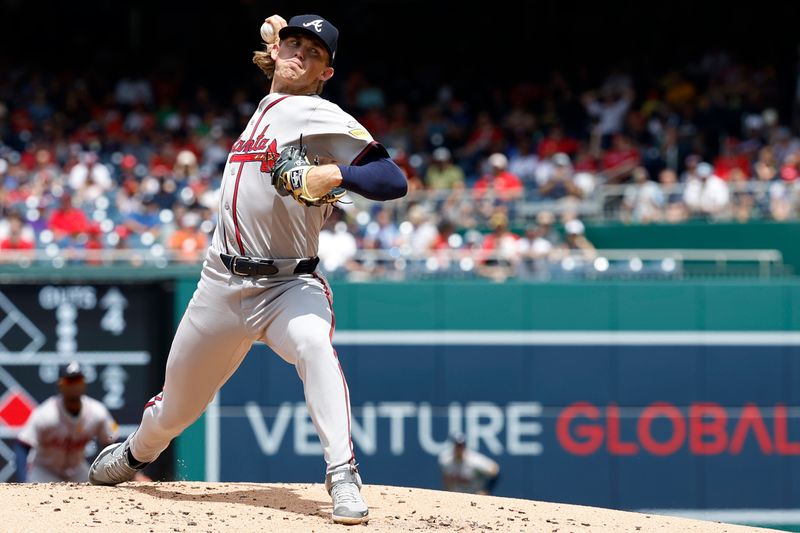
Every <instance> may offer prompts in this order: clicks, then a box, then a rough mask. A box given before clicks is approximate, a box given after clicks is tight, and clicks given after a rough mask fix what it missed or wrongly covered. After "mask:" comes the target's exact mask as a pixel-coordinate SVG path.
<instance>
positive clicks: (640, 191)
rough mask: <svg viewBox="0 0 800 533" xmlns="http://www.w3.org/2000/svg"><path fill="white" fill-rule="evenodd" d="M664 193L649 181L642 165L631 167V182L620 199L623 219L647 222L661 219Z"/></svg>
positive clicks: (648, 176) (648, 175)
mask: <svg viewBox="0 0 800 533" xmlns="http://www.w3.org/2000/svg"><path fill="white" fill-rule="evenodd" d="M663 207H664V194H663V192H662V190H661V188H660V187H659V186H658V185H657V184H656V183H654V182H652V181H650V174H649V173H648V172H647V169H646V168H644V167H636V168H635V169H633V183H632V184H631V185H628V186H627V187H625V193H624V196H623V200H622V208H623V220H624V221H626V222H639V223H643V224H648V223H650V222H657V221H659V220H661V212H662V208H663Z"/></svg>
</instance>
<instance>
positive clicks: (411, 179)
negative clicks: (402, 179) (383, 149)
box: [392, 150, 425, 193]
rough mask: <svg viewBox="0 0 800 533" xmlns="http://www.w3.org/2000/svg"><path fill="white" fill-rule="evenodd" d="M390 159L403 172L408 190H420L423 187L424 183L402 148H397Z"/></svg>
mask: <svg viewBox="0 0 800 533" xmlns="http://www.w3.org/2000/svg"><path fill="white" fill-rule="evenodd" d="M392 160H393V161H394V162H395V163H396V164H397V166H398V167H400V170H402V171H403V174H405V175H406V181H407V182H408V192H410V193H411V192H415V191H421V190H423V189H424V188H425V183H423V181H422V179H420V177H419V174H418V173H417V169H416V168H415V167H414V166H412V165H411V163H410V161H409V158H408V154H406V152H405V151H404V150H397V151H396V152H395V154H394V156H393V157H392Z"/></svg>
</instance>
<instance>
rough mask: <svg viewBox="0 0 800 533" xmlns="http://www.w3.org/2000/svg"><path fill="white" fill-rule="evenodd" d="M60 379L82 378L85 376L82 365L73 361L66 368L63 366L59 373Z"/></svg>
mask: <svg viewBox="0 0 800 533" xmlns="http://www.w3.org/2000/svg"><path fill="white" fill-rule="evenodd" d="M58 377H60V378H82V377H84V376H83V368H82V367H81V364H80V363H79V362H77V361H72V362H71V363H68V364H66V365H64V366H62V367H61V368H60V369H59V371H58Z"/></svg>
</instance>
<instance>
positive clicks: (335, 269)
mask: <svg viewBox="0 0 800 533" xmlns="http://www.w3.org/2000/svg"><path fill="white" fill-rule="evenodd" d="M202 257H203V254H202V253H197V254H191V255H187V254H182V253H176V252H173V251H170V250H165V249H163V248H161V247H158V246H155V247H151V248H149V249H137V250H83V249H67V250H63V251H61V252H60V253H59V254H57V255H53V254H52V253H51V252H50V251H46V250H30V251H2V252H0V270H2V271H3V272H20V271H26V270H29V269H37V270H42V269H47V270H51V271H54V272H58V271H65V270H70V269H75V268H80V269H83V270H84V271H90V270H91V268H93V267H94V268H98V269H104V267H123V266H124V267H128V268H144V267H147V268H155V269H165V268H168V267H169V268H171V267H175V266H184V267H191V266H194V267H198V266H199V264H200V262H201V260H202ZM321 268H322V269H323V270H324V271H325V272H326V273H327V274H328V275H329V276H330V277H332V278H340V279H350V280H354V281H358V280H372V279H386V280H397V281H401V280H406V279H437V278H449V279H472V278H481V277H485V278H490V279H495V280H498V281H501V280H504V279H508V278H518V279H531V280H542V281H546V280H559V279H565V280H566V279H683V278H687V277H697V276H713V277H729V276H753V277H760V278H769V277H774V276H787V275H791V274H792V272H791V270H790V269H789V268H788V267H787V266H786V265H784V262H783V256H782V254H781V253H780V252H779V251H778V250H689V249H680V250H653V249H635V250H627V249H607V250H590V251H576V250H569V251H567V250H562V249H556V250H555V251H554V252H552V253H551V254H548V255H547V256H546V257H532V256H527V255H525V254H511V255H509V254H506V253H492V252H487V251H484V250H478V249H457V250H440V251H439V250H437V251H430V252H423V253H420V252H413V251H411V250H407V249H400V248H393V249H391V250H359V251H358V252H357V253H356V254H355V255H354V256H352V257H348V258H344V259H342V258H325V257H323V258H322V262H321Z"/></svg>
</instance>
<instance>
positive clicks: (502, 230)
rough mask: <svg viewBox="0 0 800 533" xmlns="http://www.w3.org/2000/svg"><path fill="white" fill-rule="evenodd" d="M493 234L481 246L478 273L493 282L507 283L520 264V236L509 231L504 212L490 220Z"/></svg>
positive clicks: (485, 238) (498, 213)
mask: <svg viewBox="0 0 800 533" xmlns="http://www.w3.org/2000/svg"><path fill="white" fill-rule="evenodd" d="M489 227H490V228H491V230H492V232H491V233H490V234H489V235H486V237H484V239H483V244H482V245H481V254H480V259H479V261H478V273H479V274H480V275H481V276H483V277H486V278H489V279H491V280H493V281H505V280H506V279H507V278H508V277H510V276H511V275H512V274H513V273H514V271H515V269H516V267H517V263H518V262H519V245H518V242H517V241H519V236H518V235H516V234H515V233H512V232H511V231H509V229H508V218H507V217H506V215H505V214H503V213H502V212H499V211H498V212H497V213H495V214H494V215H492V218H491V219H490V220H489Z"/></svg>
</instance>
